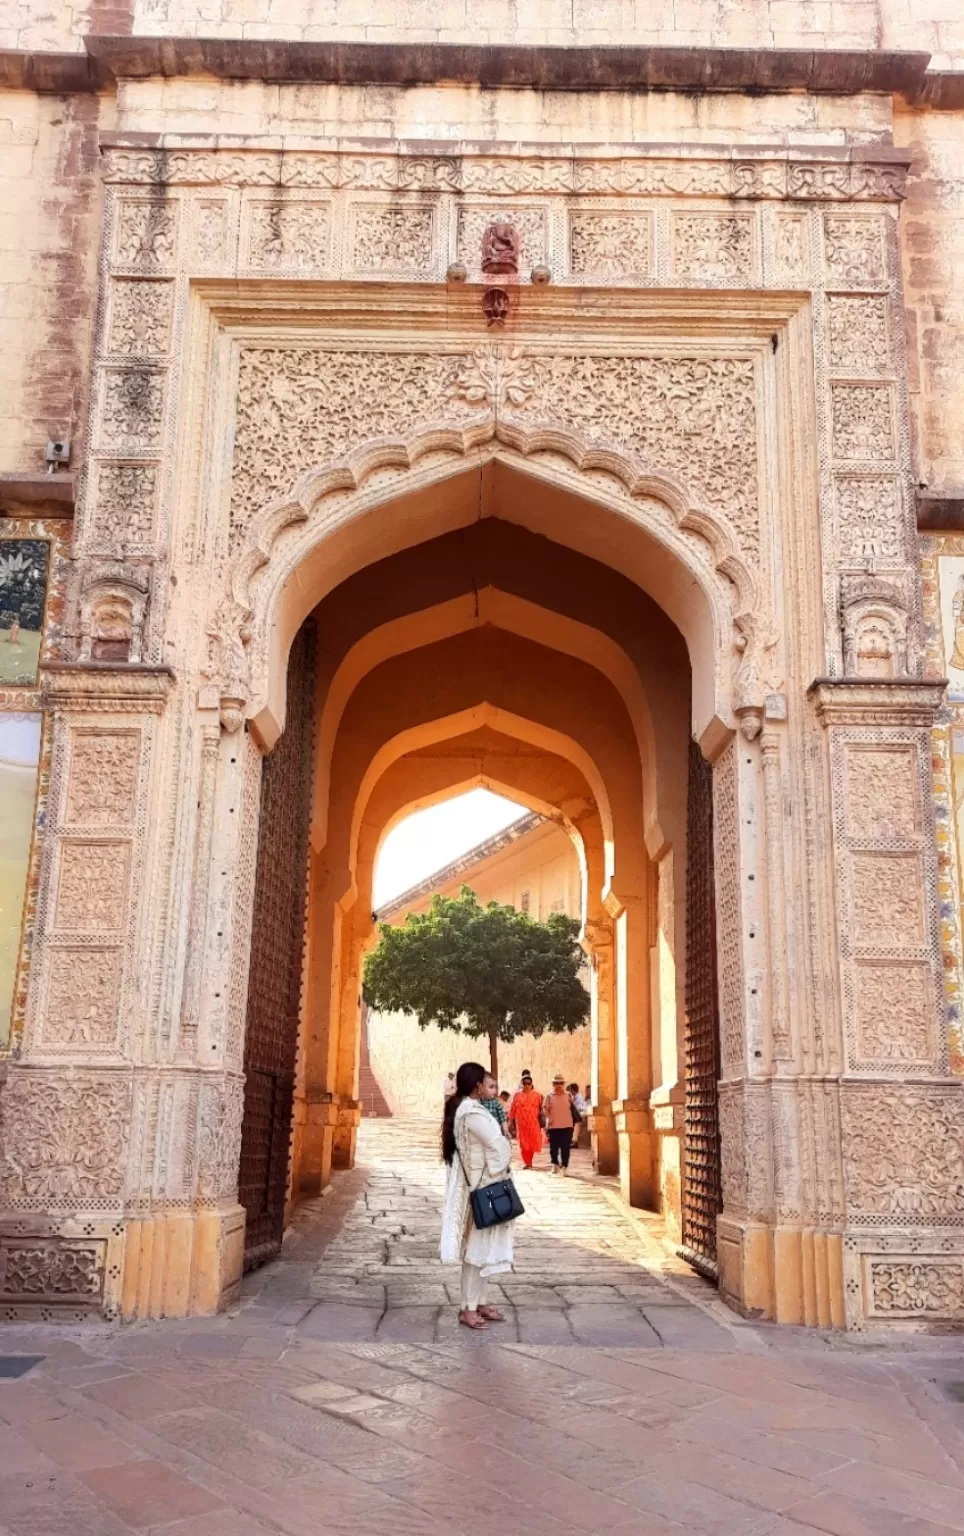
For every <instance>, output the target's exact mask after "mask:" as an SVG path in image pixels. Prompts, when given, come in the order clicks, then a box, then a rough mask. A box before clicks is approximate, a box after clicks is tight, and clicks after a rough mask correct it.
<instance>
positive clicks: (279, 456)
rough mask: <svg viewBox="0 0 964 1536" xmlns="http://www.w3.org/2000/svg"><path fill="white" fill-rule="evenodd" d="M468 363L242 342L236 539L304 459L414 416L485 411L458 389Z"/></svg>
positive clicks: (453, 418)
mask: <svg viewBox="0 0 964 1536" xmlns="http://www.w3.org/2000/svg"><path fill="white" fill-rule="evenodd" d="M465 363H466V358H465V357H464V355H462V356H458V355H451V356H447V355H445V354H444V353H436V352H405V353H399V352H389V351H385V352H349V351H337V352H324V351H320V350H319V349H318V348H315V347H310V348H309V347H244V348H243V349H242V350H241V353H240V357H239V360H238V396H237V425H236V428H235V449H234V476H233V482H232V496H231V530H232V543H233V545H234V546H235V547H236V545H237V543H238V541H239V540H240V538H241V536H242V535H243V533H244V530H245V528H246V527H247V525H248V523H249V521H250V519H251V518H252V517H253V516H254V515H255V514H256V513H257V512H259V511H261V510H262V509H263V508H264V507H266V506H267V505H268V503H269V502H271V501H272V500H274V499H275V498H276V497H278V496H281V495H284V494H285V493H287V492H290V490H291V489H292V486H293V484H294V481H295V479H297V477H298V475H299V474H301V473H303V472H304V470H305V469H306V468H308V467H309V466H310V465H313V464H314V465H321V464H324V463H325V462H326V461H328V460H330V459H333V458H338V457H340V456H341V455H343V454H345V453H347V452H348V451H349V450H350V449H351V448H353V447H354V446H356V445H357V444H359V443H362V442H365V441H367V440H371V439H378V438H397V437H403V436H405V435H407V434H408V433H409V432H410V431H411V429H412V425H413V423H417V422H424V423H425V424H426V425H428V424H429V423H431V422H433V421H435V422H439V421H443V420H444V421H446V422H458V423H464V424H465V425H468V424H470V423H471V422H472V421H473V420H474V421H481V420H483V419H484V418H485V416H486V414H487V413H486V408H485V404H484V403H483V404H480V403H478V402H477V403H474V404H473V403H472V402H470V401H467V400H462V399H459V398H458V395H457V381H458V376H459V371H460V369H461V368H462V367H463V366H464V365H465Z"/></svg>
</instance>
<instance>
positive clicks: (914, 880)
mask: <svg viewBox="0 0 964 1536" xmlns="http://www.w3.org/2000/svg"><path fill="white" fill-rule="evenodd" d="M850 890H851V924H852V927H851V934H852V938H853V942H854V943H855V944H856V945H870V946H873V947H875V948H881V949H899V948H901V947H906V946H908V945H913V946H919V945H921V944H923V943H925V942H926V935H925V931H924V871H923V868H922V867H921V858H920V854H918V853H871V852H865V853H854V854H852V856H851V861H850Z"/></svg>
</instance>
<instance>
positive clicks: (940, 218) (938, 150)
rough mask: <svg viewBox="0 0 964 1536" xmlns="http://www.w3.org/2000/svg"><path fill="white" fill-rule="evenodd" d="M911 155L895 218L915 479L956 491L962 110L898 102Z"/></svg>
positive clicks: (900, 127) (961, 433) (899, 128)
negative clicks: (898, 232) (909, 107)
mask: <svg viewBox="0 0 964 1536" xmlns="http://www.w3.org/2000/svg"><path fill="white" fill-rule="evenodd" d="M894 138H895V141H896V142H897V143H898V144H900V145H901V146H903V147H905V148H907V149H909V150H910V151H911V152H912V154H913V160H912V162H911V166H910V172H909V176H908V183H907V202H906V204H905V205H904V210H903V217H902V221H901V222H902V249H903V259H904V294H905V300H906V305H907V340H908V348H907V357H908V370H909V379H908V384H909V389H910V401H911V419H912V423H913V430H914V454H915V464H916V469H917V478H918V481H919V482H920V484H921V485H922V486H923V487H924V488H925V489H926V490H927V491H928V492H929V493H930V494H931V495H938V496H941V495H945V496H946V495H954V494H957V495H960V494H961V492H962V490H964V112H923V111H908V110H906V109H905V110H900V109H898V110H897V111H896V112H895V115H894Z"/></svg>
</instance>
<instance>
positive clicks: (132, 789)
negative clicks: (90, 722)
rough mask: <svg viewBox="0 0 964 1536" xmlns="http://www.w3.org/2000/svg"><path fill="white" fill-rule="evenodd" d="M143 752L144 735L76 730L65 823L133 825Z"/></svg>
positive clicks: (72, 746) (96, 825)
mask: <svg viewBox="0 0 964 1536" xmlns="http://www.w3.org/2000/svg"><path fill="white" fill-rule="evenodd" d="M140 753H141V737H140V732H135V731H118V732H109V733H107V732H105V733H104V734H102V735H100V734H97V735H95V734H94V733H93V732H89V731H82V730H74V731H72V732H71V736H70V773H69V777H68V782H67V805H66V808H65V820H66V821H67V822H69V823H71V824H72V825H77V826H89V827H99V826H114V827H121V826H129V825H130V824H131V822H132V821H133V818H134V797H135V794H136V790H137V774H138V767H139V764H140Z"/></svg>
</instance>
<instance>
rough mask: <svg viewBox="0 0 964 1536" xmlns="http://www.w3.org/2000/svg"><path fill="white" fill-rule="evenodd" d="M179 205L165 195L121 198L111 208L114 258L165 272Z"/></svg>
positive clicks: (123, 264) (172, 252) (125, 264)
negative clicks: (112, 211)
mask: <svg viewBox="0 0 964 1536" xmlns="http://www.w3.org/2000/svg"><path fill="white" fill-rule="evenodd" d="M178 211H179V205H178V203H177V202H175V201H171V200H170V199H168V198H121V199H120V200H119V201H118V202H117V203H116V205H115V211H114V261H115V262H116V263H117V265H118V266H120V267H138V268H140V269H141V270H142V271H152V272H167V271H170V270H171V269H172V268H173V266H174V261H175V255H176V250H177V225H178Z"/></svg>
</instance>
